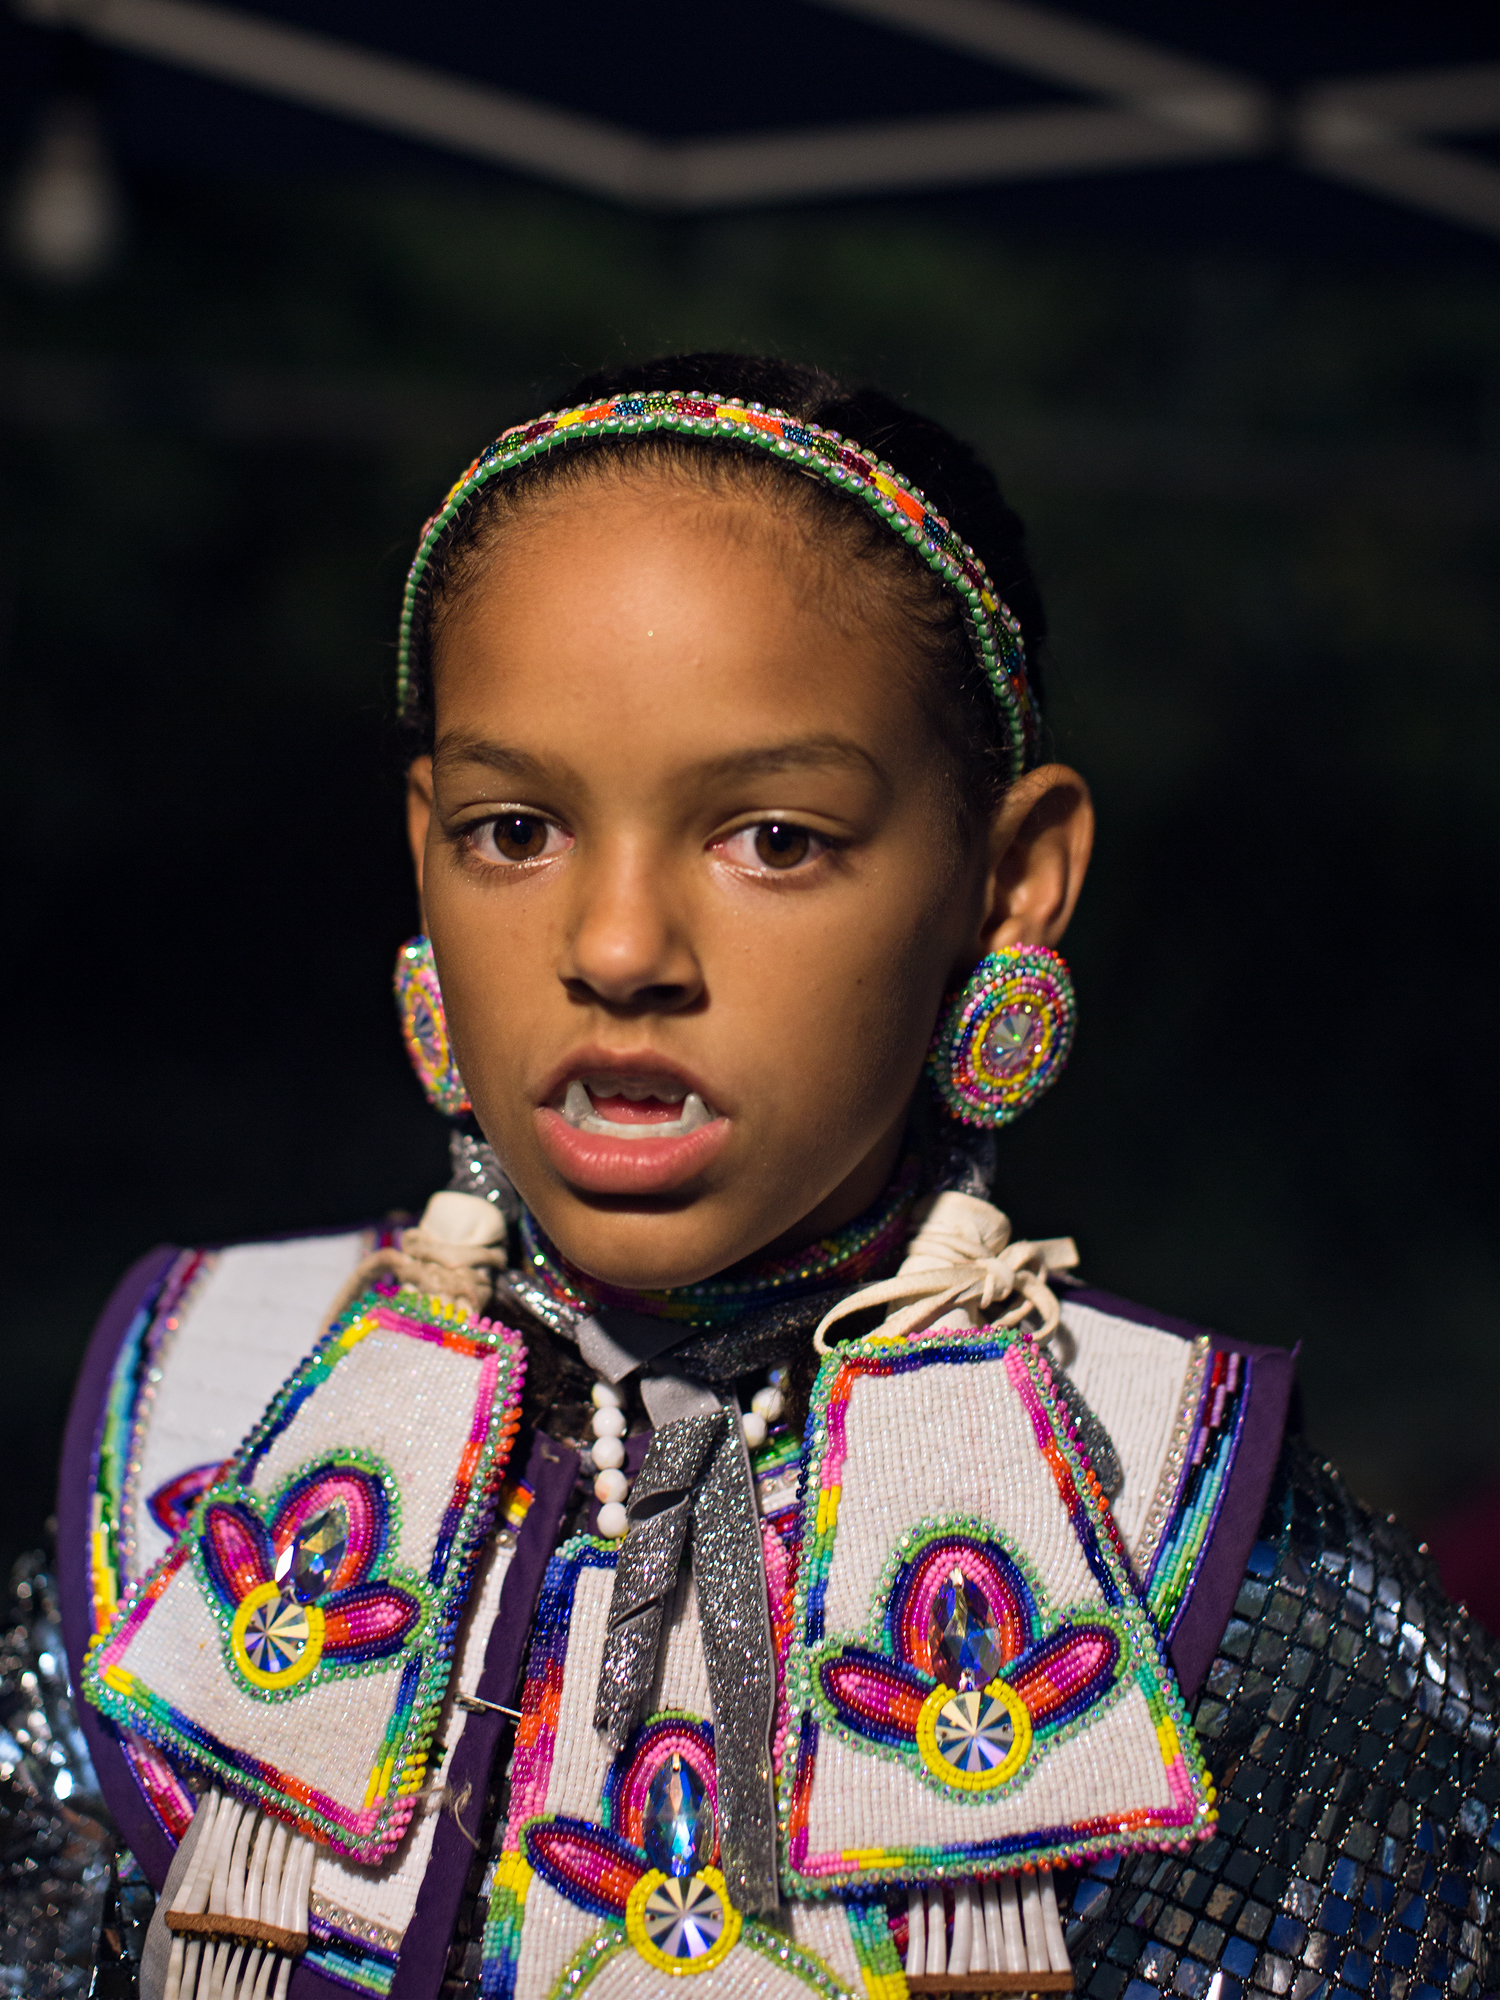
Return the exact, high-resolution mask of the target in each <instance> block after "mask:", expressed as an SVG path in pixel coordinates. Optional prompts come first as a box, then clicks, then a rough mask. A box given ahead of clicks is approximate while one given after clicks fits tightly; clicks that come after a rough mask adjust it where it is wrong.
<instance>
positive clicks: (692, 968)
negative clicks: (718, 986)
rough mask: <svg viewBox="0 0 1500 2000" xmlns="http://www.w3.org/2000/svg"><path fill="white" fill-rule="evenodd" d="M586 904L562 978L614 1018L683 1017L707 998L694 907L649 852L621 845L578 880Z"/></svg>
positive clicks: (579, 911)
mask: <svg viewBox="0 0 1500 2000" xmlns="http://www.w3.org/2000/svg"><path fill="white" fill-rule="evenodd" d="M574 880H575V882H576V884H577V893H578V900H577V904H576V906H575V910H574V914H573V921H572V924H571V927H570V931H569V934H568V938H567V942H566V944H565V945H564V948H563V952H562V957H561V962H560V964H559V966H558V976H559V977H560V978H561V980H562V982H563V985H564V986H566V987H567V989H568V991H569V993H570V994H571V995H572V996H573V997H574V998H575V999H578V1000H583V1001H591V1002H593V1003H595V1004H602V1005H603V1006H605V1007H607V1008H609V1009H611V1010H613V1011H626V1012H631V1013H661V1012H670V1013H676V1012H678V1011H680V1010H681V1009H682V1008H684V1007H689V1006H691V1005H692V1004H693V1003H694V1001H696V1000H697V999H698V998H699V997H700V996H701V994H702V992H703V970H702V967H701V966H700V965H699V963H698V957H697V954H696V952H695V951H694V949H693V943H692V937H691V926H690V921H689V912H688V910H687V907H686V899H685V898H684V897H683V896H682V895H681V893H680V885H679V892H678V893H676V894H674V877H673V874H672V871H671V869H670V868H669V867H667V866H666V865H664V863H663V862H662V860H661V858H660V857H659V856H655V855H653V854H651V853H649V852H648V851H647V849H646V847H645V846H644V845H643V844H637V843H634V842H629V843H627V842H623V841H622V842H620V843H619V844H618V845H613V846H612V847H611V849H610V850H609V851H607V852H604V853H600V854H599V855H597V857H596V858H595V860H594V862H593V865H592V866H588V867H585V868H583V869H580V870H579V871H578V873H577V874H576V875H575V877H574Z"/></svg>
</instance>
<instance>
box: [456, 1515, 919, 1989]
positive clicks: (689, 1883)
mask: <svg viewBox="0 0 1500 2000" xmlns="http://www.w3.org/2000/svg"><path fill="white" fill-rule="evenodd" d="M617 1560H618V1549H617V1547H614V1546H607V1545H605V1544H604V1543H602V1542H600V1541H598V1540H596V1539H594V1538H592V1537H579V1538H578V1539H576V1540H575V1541H572V1542H568V1543H565V1544H564V1546H563V1547H562V1548H561V1549H560V1550H559V1551H558V1552H557V1554H556V1555H555V1556H554V1557H553V1558H552V1561H551V1563H550V1564H549V1565H548V1569H547V1575H546V1579H545V1581H544V1583H543V1586H542V1594H541V1599H540V1601H539V1604H538V1607H537V1615H536V1621H535V1625H534V1630H533V1641H532V1648H531V1654H530V1658H529V1660H528V1664H527V1673H526V1683H525V1687H524V1689H523V1692H522V1696H521V1720H520V1722H519V1723H518V1725H517V1728H516V1749H515V1755H514V1758H513V1761H512V1765H511V1783H510V1804H511V1810H510V1820H509V1825H508V1828H507V1830H506V1834H505V1841H504V1848H503V1851H502V1853H501V1855H500V1857H499V1859H498V1861H497V1863H496V1867H495V1873H494V1877H493V1880H492V1882H491V1886H490V1892H489V1909H488V1915H487V1920H486V1926H485V1936H484V1959H483V1969H482V1972H481V1976H480V1990H481V1993H482V1994H483V1995H484V1996H485V2000H563V1996H567V1995H572V1994H575V1993H578V1992H580V1991H581V1990H582V1989H583V1988H584V1987H585V1986H587V1985H588V1984H589V1983H590V1982H591V1981H592V1980H593V1979H594V1978H595V1977H596V1976H597V1975H598V1974H599V1973H600V1972H601V1971H602V1970H603V1969H604V1967H605V1966H607V1965H610V1964H611V1963H614V1962H616V1961H622V1962H623V1963H622V1964H621V1974H622V1976H623V1977H625V1978H626V1979H627V1981H628V1990H629V1991H630V1992H631V1993H633V1994H635V1995H638V1996H641V2000H644V1997H645V1996H648V1995H660V1996H666V1995H668V1994H671V1993H674V1992H679V1991H681V1990H682V1982H683V1981H684V1980H687V1981H691V1979H692V1978H693V1977H695V1976H696V1975H698V1974H702V1973H712V1972H714V1971H715V1970H716V1969H718V1968H719V1967H721V1966H723V1967H724V1968H725V1970H724V1974H723V1981H722V1982H721V1983H718V1984H713V1985H711V1986H710V1989H709V1990H711V1991H713V1992H749V1991H752V1990H754V1991H756V1992H760V1991H763V1990H764V1991H767V1992H772V1993H777V1994H785V1993H787V1992H788V1991H789V1990H790V1991H791V1992H797V1991H802V1992H808V1991H810V1992H813V1993H817V1994H820V1995H822V1996H824V2000H847V1995H848V1987H847V1986H846V1985H845V1983H844V1982H843V1981H841V1980H840V1979H839V1978H838V1977H836V1975H835V1974H834V1973H833V1972H832V1970H831V1969H830V1967H829V1965H828V1964H827V1963H826V1962H825V1961H824V1960H823V1959H822V1958H821V1957H820V1956H819V1955H818V1953H817V1952H816V1951H815V1950H813V1949H810V1948H808V1947H807V1946H806V1945H799V1944H798V1943H797V1942H796V1941H795V1940H794V1939H792V1938H789V1937H788V1935H787V1933H786V1932H785V1930H782V1929H779V1928H777V1927H775V1926H774V1925H773V1924H771V1923H768V1922H764V1921H761V1920H759V1919H757V1918H754V1917H751V1916H747V1915H745V1914H744V1913H743V1912H742V1911H740V1910H739V1909H737V1908H736V1907H735V1905H734V1903H733V1901H732V1899H731V1896H730V1893H729V1888H728V1885H727V1883H726V1882H725V1879H724V1876H723V1874H722V1873H721V1871H720V1868H719V1866H718V1862H719V1859H720V1855H719V1828H718V1788H717V1771H716V1764H715V1752H714V1732H713V1727H712V1724H711V1723H710V1722H708V1721H707V1720H705V1719H704V1718H703V1717H702V1716H700V1715H697V1714H694V1713H692V1712H690V1711H687V1710H682V1709H664V1710H659V1711H657V1712H656V1713H654V1714H652V1715H650V1716H648V1717H647V1718H646V1720H645V1721H644V1722H642V1723H641V1724H640V1725H639V1726H638V1727H637V1728H636V1729H635V1730H634V1732H633V1733H632V1735H631V1738H630V1741H629V1742H628V1743H627V1745H626V1746H625V1748H624V1749H623V1750H622V1751H620V1752H619V1753H618V1754H617V1755H615V1756H614V1757H613V1758H612V1759H609V1760H608V1761H607V1762H605V1763H604V1764H603V1765H602V1767H601V1766H600V1765H598V1764H595V1763H592V1762H591V1760H592V1759H593V1758H594V1756H595V1754H596V1748H597V1744H598V1742H599V1739H598V1738H597V1737H596V1735H595V1732H594V1731H593V1729H592V1727H591V1725H590V1724H589V1723H588V1722H587V1721H586V1720H584V1719H583V1718H582V1717H581V1716H580V1714H579V1713H578V1711H577V1710H576V1709H574V1708H572V1707H571V1706H570V1701H569V1685H568V1684H569V1681H570V1679H571V1678H572V1677H574V1676H577V1677H579V1678H580V1679H581V1680H582V1681H583V1683H584V1684H585V1686H587V1687H589V1688H592V1686H593V1683H594V1681H595V1679H596V1677H597V1674H598V1668H599V1657H600V1649H601V1640H602V1619H603V1612H604V1607H605V1605H606V1604H607V1596H605V1595H604V1594H602V1593H599V1592H597V1591H596V1590H593V1589H591V1584H596V1583H597V1582H598V1581H599V1580H600V1579H598V1578H595V1577H593V1576H592V1574H591V1573H593V1572H603V1573H604V1577H605V1578H609V1577H612V1573H613V1571H614V1568H615V1564H616V1562H617ZM692 1645H693V1647H696V1645H697V1640H696V1638H694V1639H693V1641H692ZM590 1712H591V1705H590ZM570 1713H571V1715H572V1729H571V1731H570V1730H569V1728H568V1720H567V1718H568V1716H569V1714H570ZM590 1771H594V1772H596V1773H597V1774H598V1775H597V1776H595V1777H592V1778H591V1777H588V1776H587V1775H585V1774H587V1773H588V1772H590ZM559 1797H565V1798H566V1799H567V1800H568V1802H569V1804H568V1808H567V1809H565V1810H560V1809H556V1807H555V1805H554V1809H552V1810H548V1809H547V1808H548V1802H549V1799H551V1800H553V1801H556V1800H557V1799H558V1798H559ZM580 1918H581V1919H583V1920H585V1925H584V1927H583V1933H582V1941H581V1942H579V1941H578V1940H579V1937H580V1923H579V1919H580ZM588 1926H592V1928H589V1927H588ZM528 1927H530V1929H531V1931H533V1932H534V1934H535V1935H534V1936H533V1937H532V1938H531V1941H530V1943H529V1944H528ZM849 1936H850V1943H851V1948H852V1950H853V1953H854V1955H855V1956H856V1957H857V1959H858V1961H859V1963H860V1965H861V1966H862V1967H864V1966H868V1968H869V1972H870V1976H877V1975H885V1976H889V1975H891V1974H893V1973H895V1972H896V1970H897V1968H896V1963H895V1959H894V1956H893V1953H892V1951H891V1948H890V1944H889V1937H888V1933H886V1932H885V1930H884V1929H883V1927H882V1926H881V1925H879V1924H873V1923H872V1924H870V1925H867V1926H866V1927H865V1929H864V1930H861V1931H857V1930H856V1928H855V1926H854V1925H853V1924H852V1923H851V1925H850V1927H849ZM559 1941H560V1942H559ZM746 1952H748V1953H752V1954H755V1955H756V1956H758V1957H759V1958H760V1959H762V1960H763V1961H768V1962H769V1964H770V1966H773V1967H776V1968H779V1970H780V1973H781V1975H782V1977H781V1978H780V1980H778V1981H776V1982H774V1983H772V1984H769V1985H768V1984H767V1983H766V1971H767V1968H766V1966H765V1965H762V1966H756V1965H754V1964H753V1963H749V1962H745V1961H743V1960H742V1958H741V1956H740V1955H741V1954H744V1953H746ZM726 1961H728V1963H727V1964H726ZM627 1967H628V1971H627V1970H626V1968H627ZM865 1984H866V1990H867V1992H871V1993H874V1992H878V1991H880V1990H881V1989H879V1988H878V1987H876V1986H872V1985H870V1983H869V1977H867V1978H866V1982H865ZM610 1990H611V1991H617V1990H621V1989H620V1988H619V1987H617V1986H613V1985H612V1986H611V1989H610ZM885 1990H886V1991H888V1992H889V1993H890V1994H891V1995H892V2000H894V1993H895V1991H896V1989H895V1988H894V1987H890V1988H887V1989H885Z"/></svg>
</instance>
